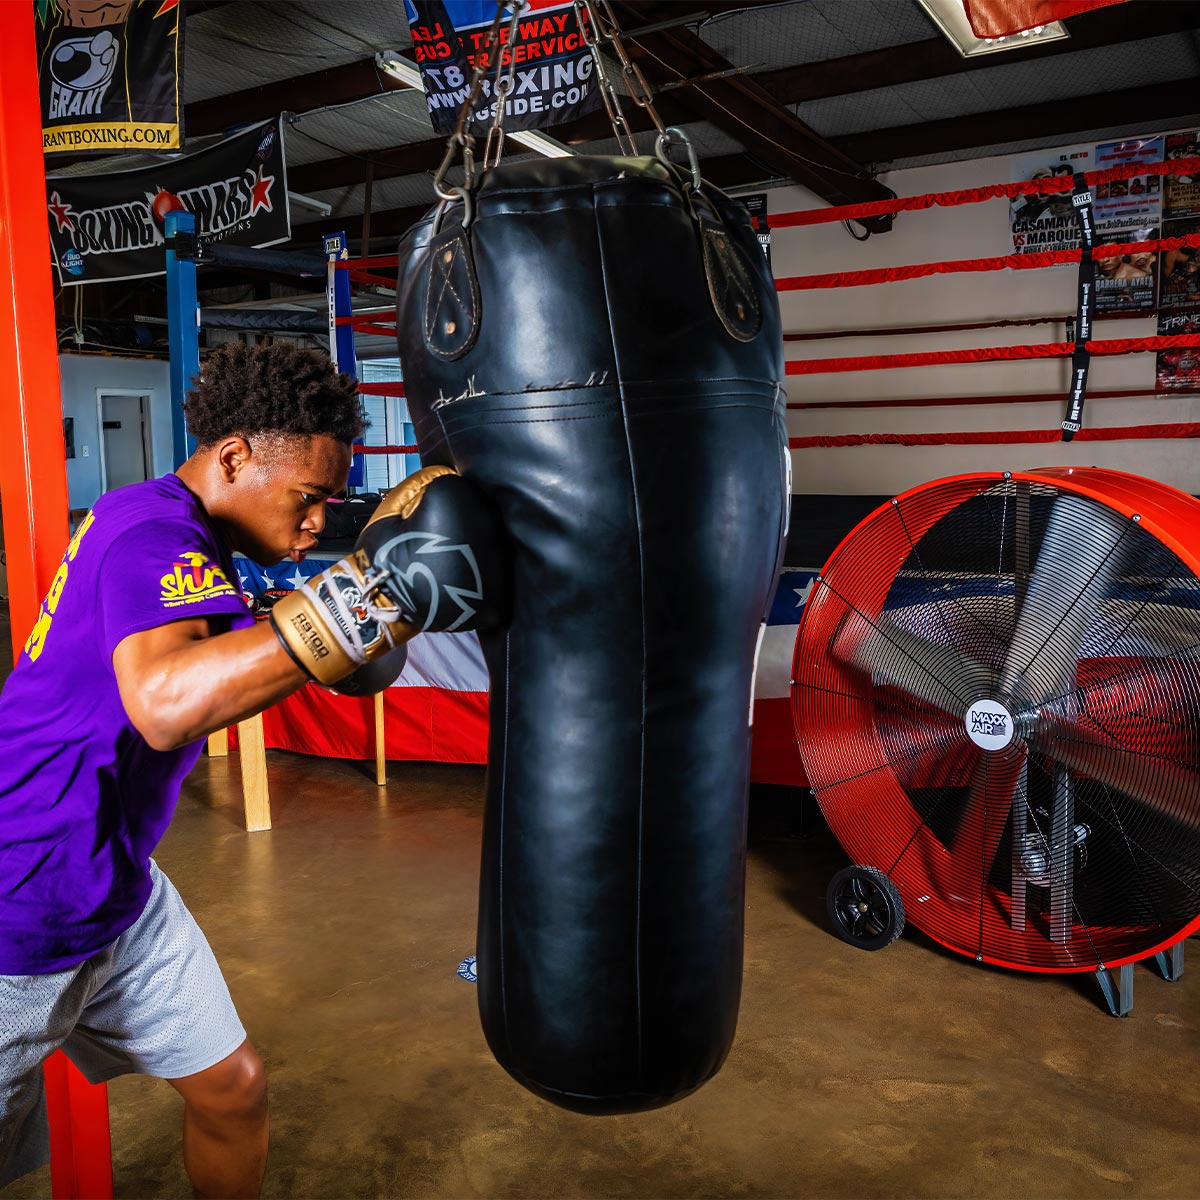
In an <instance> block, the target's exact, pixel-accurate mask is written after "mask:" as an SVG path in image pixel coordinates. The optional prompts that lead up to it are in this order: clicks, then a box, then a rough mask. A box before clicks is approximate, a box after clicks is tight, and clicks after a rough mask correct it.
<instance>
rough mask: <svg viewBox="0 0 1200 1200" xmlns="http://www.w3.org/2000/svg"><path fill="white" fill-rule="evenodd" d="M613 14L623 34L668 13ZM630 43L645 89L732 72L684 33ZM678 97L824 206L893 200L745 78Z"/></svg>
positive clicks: (884, 220) (652, 9)
mask: <svg viewBox="0 0 1200 1200" xmlns="http://www.w3.org/2000/svg"><path fill="white" fill-rule="evenodd" d="M614 7H615V9H616V12H617V16H618V19H619V20H620V21H621V23H622V25H623V26H624V27H626V28H634V27H635V26H636V24H637V22H638V20H639V18H640V19H641V20H643V21H647V20H648V21H653V20H654V19H655V17H657V16H660V15H668V14H669V11H670V6H669V5H664V4H657V5H653V6H647V5H641V4H638V5H637V6H636V7H635V6H634V5H632V4H630V3H628V2H620V0H618V3H616V4H615V6H614ZM634 44H635V45H636V46H638V47H640V49H641V51H642V54H641V56H640V61H639V66H641V68H642V69H643V71H645V72H646V73H647V75H648V76H649V77H650V81H651V83H652V84H659V85H661V84H663V83H670V82H674V81H675V80H677V79H687V78H689V77H691V76H694V75H696V74H703V73H707V72H714V73H715V72H722V71H728V70H730V69H731V68H733V67H734V65H735V64H733V63H731V62H730V61H729V60H728V59H726V58H725V57H723V56H722V55H721V54H718V53H717V51H715V50H714V49H713V48H712V47H711V46H709V45H708V44H707V43H706V42H705V41H703V40H702V39H701V38H699V37H697V36H696V35H695V34H693V33H691V32H689V31H688V30H684V29H668V30H663V31H662V32H659V33H651V34H644V35H642V36H640V37H638V38H637V40H636V43H634ZM679 98H680V102H681V103H682V104H683V105H684V106H685V107H686V108H689V109H690V110H691V111H692V112H693V113H694V115H695V116H696V117H697V118H699V119H701V120H706V121H711V122H712V123H713V124H714V125H716V126H717V127H718V128H719V129H721V130H723V131H724V132H725V133H727V134H729V135H730V136H731V137H733V138H736V140H737V141H738V142H739V143H741V144H742V145H743V146H745V148H746V150H747V151H748V153H749V154H750V155H751V156H752V157H753V158H755V159H757V160H758V161H759V162H761V163H763V164H764V166H766V167H767V168H768V169H769V170H768V173H769V174H771V175H775V176H778V177H781V178H788V179H793V180H795V181H796V182H797V183H799V184H802V185H803V186H804V187H807V188H808V189H809V190H810V191H812V192H813V193H815V194H816V195H818V196H820V197H821V198H822V199H823V200H825V201H827V202H828V203H829V204H858V203H863V202H866V201H870V200H885V199H887V198H888V197H890V196H891V194H892V193H891V192H890V191H889V189H887V188H886V187H884V186H883V184H881V183H879V182H878V181H877V180H874V179H872V178H870V176H869V175H868V174H867V172H866V171H864V170H863V168H862V167H861V166H860V165H859V164H858V163H857V162H855V161H854V159H853V157H852V156H850V155H848V154H846V153H845V152H844V151H842V150H839V149H838V148H837V147H836V146H834V145H832V144H831V143H830V142H828V141H826V140H825V139H824V138H823V137H821V136H820V135H819V134H818V133H817V132H816V131H815V130H813V129H811V128H810V127H809V126H808V125H806V124H805V123H804V122H803V121H801V120H800V118H799V117H797V116H796V115H795V114H794V113H792V112H791V111H790V110H789V109H787V108H785V107H784V106H783V105H782V104H781V103H780V102H779V101H778V100H777V99H775V97H773V96H772V95H771V94H770V93H769V92H767V91H766V90H765V89H764V88H763V87H762V86H761V85H760V84H758V83H756V82H755V80H754V78H753V77H752V76H747V75H732V76H726V77H724V78H716V79H709V80H706V81H704V82H700V83H695V84H693V85H692V86H690V87H688V88H684V89H681V90H680V93H679ZM872 227H873V228H875V229H877V230H884V229H888V228H890V227H891V217H890V216H889V217H881V218H876V219H875V220H874V221H873V222H872Z"/></svg>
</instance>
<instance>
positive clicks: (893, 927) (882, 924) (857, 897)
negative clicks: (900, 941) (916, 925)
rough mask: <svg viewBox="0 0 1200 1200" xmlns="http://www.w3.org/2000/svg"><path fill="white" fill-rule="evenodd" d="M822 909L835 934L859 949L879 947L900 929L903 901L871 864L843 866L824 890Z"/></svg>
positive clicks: (885, 944)
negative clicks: (827, 916)
mask: <svg viewBox="0 0 1200 1200" xmlns="http://www.w3.org/2000/svg"><path fill="white" fill-rule="evenodd" d="M825 911H826V912H827V913H828V914H829V920H830V923H831V924H832V925H833V928H834V930H835V932H836V933H837V935H838V937H840V938H841V939H842V941H844V942H849V943H850V945H851V946H857V947H858V948H859V949H860V950H882V949H883V948H884V946H890V945H891V944H892V943H893V942H894V941H895V940H896V939H897V938H898V937H899V936H900V934H901V933H903V932H904V901H903V900H901V899H900V892H899V890H898V889H897V887H896V885H895V884H894V883H893V882H892V881H891V880H890V879H889V878H888V877H887V876H886V875H885V874H884V873H883V872H882V871H878V870H876V869H875V868H874V867H862V866H853V867H843V868H842V870H840V871H839V872H838V873H837V874H836V875H835V876H834V877H833V878H832V879H831V880H830V881H829V887H828V888H826V890H825Z"/></svg>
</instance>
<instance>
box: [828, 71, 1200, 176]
mask: <svg viewBox="0 0 1200 1200" xmlns="http://www.w3.org/2000/svg"><path fill="white" fill-rule="evenodd" d="M1197 114H1200V89H1197V86H1196V81H1195V80H1194V79H1178V80H1175V81H1173V82H1171V83H1156V84H1146V85H1143V86H1141V87H1134V88H1126V89H1124V90H1122V91H1110V92H1097V93H1095V94H1094V95H1091V96H1075V97H1073V98H1072V99H1070V100H1056V101H1053V102H1051V103H1046V104H1026V105H1023V106H1021V107H1020V108H1004V109H999V110H996V111H993V112H985V113H975V114H973V115H972V116H968V117H950V118H948V119H946V120H942V121H923V122H921V123H920V124H917V125H897V126H892V127H890V128H887V129H872V130H870V131H868V132H864V133H852V134H848V135H847V136H845V137H839V138H834V142H835V144H836V145H837V146H838V147H839V148H840V149H841V150H842V151H843V152H844V153H846V154H849V155H851V156H852V157H854V158H857V159H859V160H861V161H862V162H869V163H890V162H896V161H898V160H900V159H905V158H919V157H921V156H923V155H928V154H946V153H950V152H951V151H955V150H974V149H979V148H982V147H987V146H1000V145H1004V144H1006V143H1008V142H1020V141H1024V140H1026V139H1028V138H1032V137H1036V138H1043V137H1067V136H1071V135H1075V134H1081V133H1085V132H1087V131H1089V130H1093V129H1104V128H1106V127H1117V126H1124V125H1136V126H1143V127H1145V128H1146V129H1149V130H1153V129H1156V128H1162V127H1163V126H1164V125H1166V124H1167V123H1170V122H1179V121H1182V120H1183V119H1184V118H1188V119H1189V120H1190V119H1191V118H1193V117H1195V116H1197Z"/></svg>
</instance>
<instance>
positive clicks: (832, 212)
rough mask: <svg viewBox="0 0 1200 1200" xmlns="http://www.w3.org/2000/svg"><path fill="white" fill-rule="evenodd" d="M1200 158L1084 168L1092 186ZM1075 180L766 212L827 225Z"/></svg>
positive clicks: (777, 222)
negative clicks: (775, 212)
mask: <svg viewBox="0 0 1200 1200" xmlns="http://www.w3.org/2000/svg"><path fill="white" fill-rule="evenodd" d="M1197 174H1200V158H1172V159H1168V160H1167V161H1166V162H1161V163H1128V164H1126V165H1124V166H1119V167H1109V168H1108V170H1106V171H1085V172H1084V178H1085V179H1086V180H1087V181H1088V183H1089V184H1090V185H1091V186H1092V187H1096V186H1097V185H1098V184H1101V183H1111V182H1112V181H1113V180H1115V179H1133V178H1134V177H1135V176H1138V175H1197ZM1073 187H1074V183H1073V181H1072V179H1071V177H1070V176H1069V175H1056V176H1053V177H1051V178H1048V179H1029V180H1025V181H1023V182H1021V183H996V184H992V185H991V186H989V187H982V188H964V189H962V190H961V191H957V192H927V193H925V194H924V195H923V196H898V197H896V199H894V200H871V201H869V202H867V203H866V204H840V205H837V206H836V207H834V208H813V209H808V210H805V211H804V212H795V213H778V214H776V215H775V216H770V215H768V216H767V224H768V225H769V226H770V227H771V228H772V229H782V228H787V227H791V226H796V225H824V224H825V223H826V222H827V221H854V220H859V219H861V218H863V217H882V216H884V215H886V214H887V213H898V212H913V211H915V210H918V209H925V208H933V207H935V206H940V207H943V208H954V207H956V206H957V205H960V204H978V203H979V202H980V201H982V200H994V199H997V198H999V197H1001V196H1003V197H1006V198H1008V199H1012V198H1013V197H1015V196H1036V195H1042V196H1050V195H1054V194H1055V193H1058V192H1069V191H1071V190H1072V188H1073Z"/></svg>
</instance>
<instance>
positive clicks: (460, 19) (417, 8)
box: [404, 0, 600, 135]
mask: <svg viewBox="0 0 1200 1200" xmlns="http://www.w3.org/2000/svg"><path fill="white" fill-rule="evenodd" d="M404 9H405V14H406V15H407V17H408V23H409V26H410V28H411V29H412V39H413V55H414V57H415V58H416V60H417V65H418V66H419V67H420V68H421V80H422V82H423V83H424V85H425V103H426V105H427V107H428V109H429V119H430V121H431V122H432V124H433V128H434V129H435V130H436V131H437V132H438V133H453V132H454V129H455V126H456V125H457V124H458V114H459V110H460V109H461V108H462V106H463V103H464V102H465V101H466V99H467V96H468V95H469V94H470V91H471V78H472V76H473V74H474V71H475V67H476V65H477V64H478V63H479V62H480V60H481V59H482V61H483V62H484V65H485V67H487V68H489V69H488V73H487V75H486V76H485V78H484V81H483V87H482V91H481V92H480V98H479V103H478V104H477V105H476V108H475V111H474V112H473V113H472V114H471V120H470V123H469V125H468V132H469V133H473V134H477V135H478V134H486V132H487V128H488V125H489V124H490V123H491V120H492V116H493V114H494V113H495V110H496V97H495V94H494V85H495V73H494V67H495V64H494V63H489V62H488V58H487V54H486V53H485V49H484V48H485V46H486V43H487V36H488V31H489V30H490V29H491V26H492V21H493V19H494V18H495V15H496V0H404ZM504 12H505V16H504V24H503V25H502V26H501V30H500V32H501V36H502V38H503V39H504V42H505V45H504V49H503V52H502V54H501V58H500V66H501V68H502V69H507V68H508V67H509V66H510V65H511V67H512V69H513V79H512V87H511V89H510V91H509V93H508V97H507V99H506V100H505V103H504V129H505V131H506V132H513V131H515V130H521V129H543V128H545V127H546V126H549V125H558V124H560V123H561V122H563V121H573V120H575V118H576V117H581V116H583V115H584V114H585V113H589V112H591V111H592V110H593V109H594V108H596V107H597V105H598V104H599V103H600V93H599V91H598V90H597V88H596V85H595V80H594V79H593V78H592V58H591V53H590V51H589V50H588V48H587V45H586V44H585V42H584V40H583V35H582V34H581V33H580V31H579V24H578V21H577V20H576V17H575V11H574V6H573V5H572V4H571V3H570V0H567V2H566V3H564V0H527V3H526V7H525V9H524V11H523V13H522V15H521V20H520V23H519V24H518V26H517V32H516V38H515V40H514V43H513V45H512V46H508V45H507V39H508V21H509V17H510V16H511V10H510V9H509V8H508V7H507V6H506V7H505V10H504Z"/></svg>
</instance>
